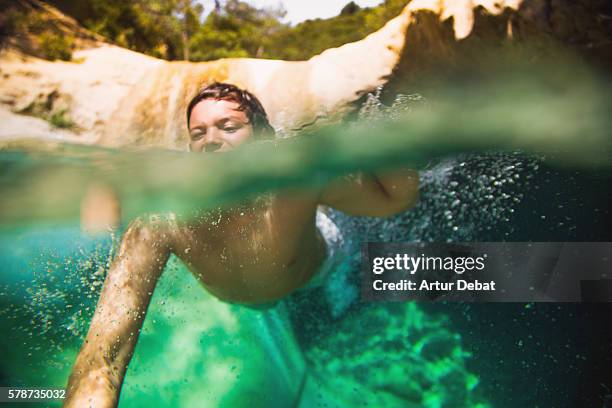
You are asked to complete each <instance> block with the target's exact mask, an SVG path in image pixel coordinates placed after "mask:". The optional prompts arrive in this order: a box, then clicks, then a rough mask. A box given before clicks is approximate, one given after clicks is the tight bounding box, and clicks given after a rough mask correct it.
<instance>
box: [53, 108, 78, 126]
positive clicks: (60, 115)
mask: <svg viewBox="0 0 612 408" xmlns="http://www.w3.org/2000/svg"><path fill="white" fill-rule="evenodd" d="M49 123H50V124H51V126H53V127H56V128H59V129H72V128H74V127H75V123H74V122H73V121H72V119H70V117H69V116H68V115H67V112H66V109H62V110H60V111H58V112H55V113H54V114H53V115H51V117H50V118H49Z"/></svg>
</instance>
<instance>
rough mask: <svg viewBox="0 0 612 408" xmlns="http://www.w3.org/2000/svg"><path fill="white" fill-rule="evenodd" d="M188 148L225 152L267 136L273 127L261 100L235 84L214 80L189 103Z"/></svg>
mask: <svg viewBox="0 0 612 408" xmlns="http://www.w3.org/2000/svg"><path fill="white" fill-rule="evenodd" d="M187 128H188V129H189V136H190V143H189V147H190V149H191V150H192V151H196V152H202V151H205V152H223V151H227V150H231V149H232V148H234V147H236V146H237V145H239V144H241V143H243V142H245V141H246V140H247V139H249V138H251V137H253V138H255V139H267V138H271V137H273V136H274V129H273V128H272V126H271V125H270V122H269V121H268V115H267V114H266V111H265V110H264V108H263V106H262V105H261V103H260V102H259V100H258V99H257V98H256V97H255V96H254V95H253V94H251V93H250V92H248V91H245V90H243V89H240V88H238V87H236V86H234V85H230V84H224V83H213V84H211V85H209V86H207V87H205V88H203V89H202V90H200V91H199V92H198V93H197V95H196V96H195V97H194V98H193V99H192V100H191V101H190V102H189V105H188V106H187Z"/></svg>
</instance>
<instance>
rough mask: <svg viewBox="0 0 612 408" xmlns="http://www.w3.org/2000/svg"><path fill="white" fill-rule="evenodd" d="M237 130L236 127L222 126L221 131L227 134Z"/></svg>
mask: <svg viewBox="0 0 612 408" xmlns="http://www.w3.org/2000/svg"><path fill="white" fill-rule="evenodd" d="M238 129H239V127H238V126H224V127H223V130H224V131H225V132H229V133H234V132H235V131H237V130H238Z"/></svg>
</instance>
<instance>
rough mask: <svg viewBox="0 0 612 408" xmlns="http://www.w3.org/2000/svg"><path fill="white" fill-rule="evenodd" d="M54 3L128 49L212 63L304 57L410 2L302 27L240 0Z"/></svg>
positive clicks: (365, 30) (349, 11) (392, 1)
mask: <svg viewBox="0 0 612 408" xmlns="http://www.w3.org/2000/svg"><path fill="white" fill-rule="evenodd" d="M51 3H53V4H55V5H56V6H58V7H59V8H60V9H62V10H63V11H65V12H66V13H68V14H71V15H72V16H74V17H75V18H77V20H79V21H80V22H81V23H82V24H84V25H85V26H86V27H87V28H89V29H90V30H92V31H94V32H96V33H98V34H101V35H103V36H105V37H106V38H108V39H109V40H111V41H112V42H114V43H116V44H117V45H120V46H122V47H126V48H130V49H133V50H136V51H140V52H143V53H145V54H148V55H152V56H155V57H158V58H164V59H169V60H177V59H185V60H191V61H208V60H214V59H218V58H231V57H253V58H272V59H286V60H305V59H308V58H310V57H312V56H314V55H316V54H319V53H320V52H322V51H323V50H325V49H327V48H331V47H337V46H340V45H342V44H345V43H347V42H352V41H357V40H359V39H361V38H363V37H365V36H366V35H368V34H370V33H372V32H374V31H376V30H377V29H379V28H380V27H382V26H383V25H384V23H385V22H386V21H388V20H389V19H391V18H393V17H395V16H396V15H397V14H398V13H399V12H400V11H401V9H402V8H403V7H404V6H405V4H406V3H407V0H386V1H385V2H384V3H383V4H381V5H379V6H377V7H373V8H360V7H359V6H358V5H357V4H355V3H354V2H353V1H351V2H347V4H346V6H344V8H342V11H341V13H340V15H338V16H336V17H333V18H330V19H316V20H308V21H305V22H303V23H301V24H298V25H296V26H295V27H293V26H290V25H289V24H286V23H284V22H283V21H282V18H283V17H284V16H285V11H284V10H283V9H282V8H280V9H270V8H264V9H262V8H257V7H253V6H251V5H249V4H248V3H246V2H245V1H241V0H226V1H219V2H217V6H218V7H215V9H213V10H206V12H207V13H205V10H204V9H203V7H202V5H201V4H200V3H199V2H198V1H197V0H134V1H129V2H126V1H123V0H91V1H87V2H72V1H69V0H51ZM205 14H208V16H207V17H206V18H204V17H203V16H204V15H205Z"/></svg>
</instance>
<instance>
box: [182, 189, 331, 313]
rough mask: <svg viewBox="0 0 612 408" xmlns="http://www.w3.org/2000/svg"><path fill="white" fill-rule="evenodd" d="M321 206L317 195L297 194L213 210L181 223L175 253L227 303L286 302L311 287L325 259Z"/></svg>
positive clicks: (207, 286) (270, 197)
mask: <svg viewBox="0 0 612 408" xmlns="http://www.w3.org/2000/svg"><path fill="white" fill-rule="evenodd" d="M287 197H291V198H287ZM317 202H318V197H317V196H315V195H314V194H309V195H306V194H291V195H283V196H267V197H265V198H261V199H258V200H255V201H254V202H250V203H249V205H243V206H238V207H236V208H232V209H228V210H214V211H209V212H207V213H206V215H203V216H201V217H198V218H195V219H193V220H190V221H188V222H178V223H177V228H176V229H175V232H174V233H173V234H172V235H173V237H172V238H173V239H172V249H173V252H174V253H175V254H176V255H177V256H178V257H179V258H180V259H181V260H182V261H183V262H184V263H185V264H186V265H187V266H188V267H189V268H190V270H191V271H192V273H193V274H194V276H196V278H197V279H198V280H199V281H200V282H201V283H202V284H203V285H204V286H205V287H206V288H207V289H208V290H209V291H210V292H211V293H212V294H214V295H215V296H217V297H219V298H220V299H222V300H226V301H230V302H238V303H251V304H253V303H262V302H268V301H271V300H276V299H279V298H282V297H284V296H286V295H287V294H288V293H290V292H292V291H293V290H295V289H297V288H299V287H301V286H303V285H304V284H305V283H306V282H308V280H309V279H310V278H311V277H312V275H313V274H314V273H315V271H316V270H317V268H318V267H319V265H320V264H321V263H322V261H323V258H324V256H325V255H324V254H325V243H324V241H323V240H322V238H321V236H320V234H319V233H318V231H317V228H316V225H315V216H316V210H317Z"/></svg>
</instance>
